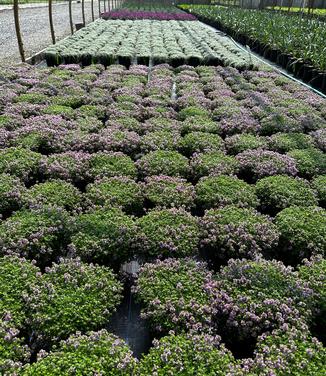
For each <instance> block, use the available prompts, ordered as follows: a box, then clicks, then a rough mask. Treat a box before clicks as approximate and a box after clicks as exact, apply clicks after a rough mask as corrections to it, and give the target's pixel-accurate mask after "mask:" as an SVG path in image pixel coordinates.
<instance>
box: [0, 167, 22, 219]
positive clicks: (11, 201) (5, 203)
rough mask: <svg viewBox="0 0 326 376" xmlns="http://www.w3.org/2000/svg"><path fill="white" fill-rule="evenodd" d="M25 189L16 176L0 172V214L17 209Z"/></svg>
mask: <svg viewBox="0 0 326 376" xmlns="http://www.w3.org/2000/svg"><path fill="white" fill-rule="evenodd" d="M25 191H26V188H25V186H24V184H22V183H21V181H20V180H19V179H18V178H16V177H14V176H10V175H8V174H0V214H7V213H9V212H11V211H13V210H16V209H18V208H19V207H20V205H21V201H22V195H23V194H24V192H25Z"/></svg>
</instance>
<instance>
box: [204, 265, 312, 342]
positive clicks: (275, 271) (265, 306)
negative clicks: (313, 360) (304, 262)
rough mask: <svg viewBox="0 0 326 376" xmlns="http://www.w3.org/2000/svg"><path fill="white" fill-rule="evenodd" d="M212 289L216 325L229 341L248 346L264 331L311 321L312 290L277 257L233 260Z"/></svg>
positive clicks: (218, 277) (223, 270) (297, 325)
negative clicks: (242, 342)
mask: <svg viewBox="0 0 326 376" xmlns="http://www.w3.org/2000/svg"><path fill="white" fill-rule="evenodd" d="M209 290H210V292H211V293H212V294H213V297H212V301H213V307H214V309H215V310H216V315H215V325H217V329H218V331H219V333H221V334H222V336H223V337H224V338H225V339H226V341H227V342H231V343H232V342H233V341H240V342H241V341H248V345H249V344H250V343H251V341H252V340H253V339H254V340H255V339H256V338H257V336H259V335H260V334H262V333H264V332H268V331H270V330H272V329H276V328H280V327H282V326H283V325H293V326H296V327H298V328H300V326H301V325H302V323H304V322H309V320H311V315H312V307H313V291H312V290H311V289H310V288H309V287H307V286H306V284H305V283H304V282H303V281H302V280H300V279H299V277H298V275H297V273H296V272H294V270H293V269H292V268H291V267H286V266H284V264H282V263H281V262H278V261H275V260H272V261H267V260H264V259H256V260H255V261H248V260H245V259H242V260H230V261H229V262H228V265H227V266H225V267H223V268H222V269H221V271H220V272H219V273H218V275H217V280H216V285H215V286H210V287H209Z"/></svg>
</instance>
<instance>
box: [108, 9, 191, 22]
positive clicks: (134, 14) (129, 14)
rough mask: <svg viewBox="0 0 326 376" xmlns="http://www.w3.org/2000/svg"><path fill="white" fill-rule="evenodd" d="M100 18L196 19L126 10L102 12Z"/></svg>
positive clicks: (171, 14) (186, 14) (178, 14)
mask: <svg viewBox="0 0 326 376" xmlns="http://www.w3.org/2000/svg"><path fill="white" fill-rule="evenodd" d="M101 17H102V18H104V19H105V20H146V19H148V20H159V21H171V20H175V21H195V20H197V18H196V17H195V16H193V15H192V14H188V13H184V12H176V13H170V12H157V11H135V10H128V9H119V10H113V11H110V12H104V13H102V14H101Z"/></svg>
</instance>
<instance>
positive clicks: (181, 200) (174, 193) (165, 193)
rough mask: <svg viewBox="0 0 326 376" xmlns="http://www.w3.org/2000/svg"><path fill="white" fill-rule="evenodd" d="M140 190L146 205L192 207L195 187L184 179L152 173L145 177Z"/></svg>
mask: <svg viewBox="0 0 326 376" xmlns="http://www.w3.org/2000/svg"><path fill="white" fill-rule="evenodd" d="M142 191H143V195H144V198H145V200H146V201H147V202H148V206H149V207H152V206H156V207H162V208H164V207H166V208H169V207H175V208H178V207H185V208H191V207H193V206H194V205H195V204H194V200H195V196H196V193H195V188H194V186H193V185H192V184H191V183H189V182H187V180H186V179H183V178H177V177H172V176H167V175H156V176H155V175H154V176H149V177H147V178H145V181H144V184H143V185H142Z"/></svg>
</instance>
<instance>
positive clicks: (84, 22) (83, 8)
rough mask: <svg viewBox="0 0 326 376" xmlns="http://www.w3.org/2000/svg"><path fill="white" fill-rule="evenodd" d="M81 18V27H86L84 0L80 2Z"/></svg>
mask: <svg viewBox="0 0 326 376" xmlns="http://www.w3.org/2000/svg"><path fill="white" fill-rule="evenodd" d="M82 17H83V25H84V26H85V25H86V20H85V0H82Z"/></svg>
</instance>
